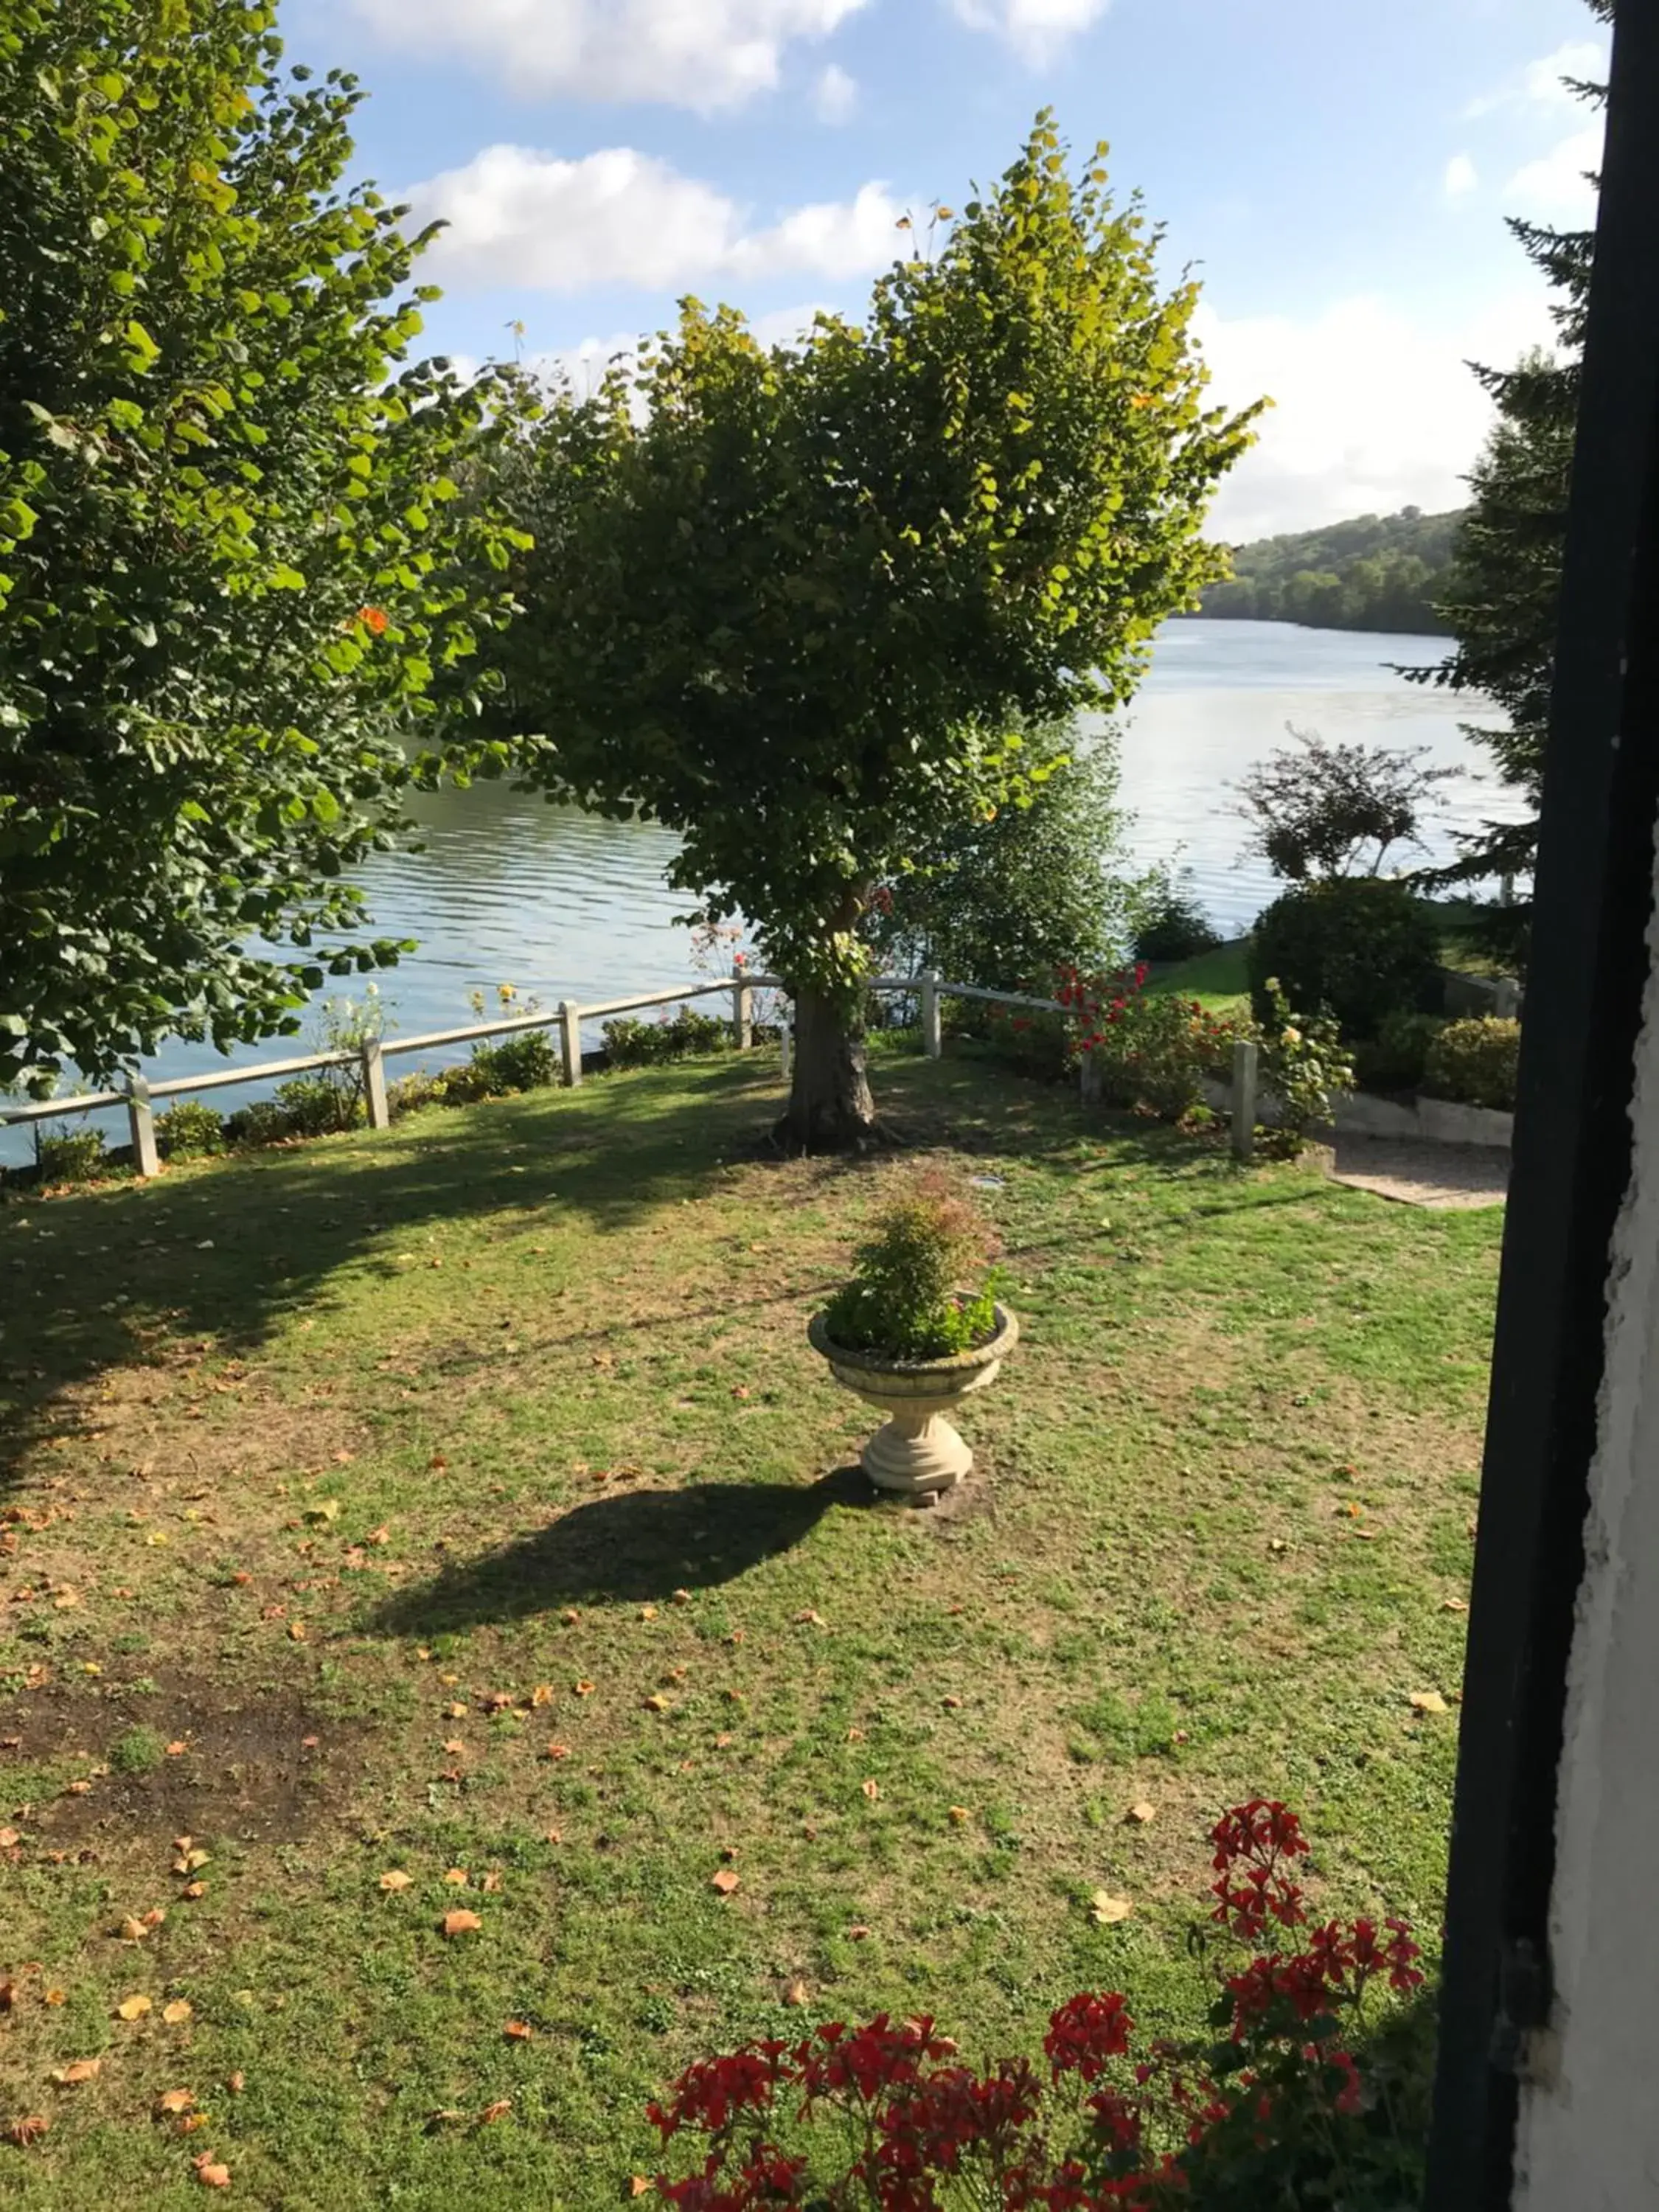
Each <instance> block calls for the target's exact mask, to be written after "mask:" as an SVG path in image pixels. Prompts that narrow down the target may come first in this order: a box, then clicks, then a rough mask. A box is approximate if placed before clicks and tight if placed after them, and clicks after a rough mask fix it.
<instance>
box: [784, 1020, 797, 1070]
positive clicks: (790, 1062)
mask: <svg viewBox="0 0 1659 2212" xmlns="http://www.w3.org/2000/svg"><path fill="white" fill-rule="evenodd" d="M794 1060H795V1010H794V1008H793V1006H786V1007H785V1008H784V1010H783V1079H784V1081H785V1082H786V1083H788V1082H790V1081H791V1080H793V1073H794Z"/></svg>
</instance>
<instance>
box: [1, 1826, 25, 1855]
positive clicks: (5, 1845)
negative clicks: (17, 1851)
mask: <svg viewBox="0 0 1659 2212" xmlns="http://www.w3.org/2000/svg"><path fill="white" fill-rule="evenodd" d="M22 1840H23V1838H21V1836H20V1835H19V1834H18V1832H17V1831H16V1829H15V1828H0V1851H9V1850H12V1849H13V1847H14V1846H15V1845H16V1844H21V1842H22Z"/></svg>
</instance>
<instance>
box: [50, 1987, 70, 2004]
mask: <svg viewBox="0 0 1659 2212" xmlns="http://www.w3.org/2000/svg"><path fill="white" fill-rule="evenodd" d="M46 2002H47V2003H48V2004H49V2005H60V2004H67V2003H68V2002H69V1999H68V1996H67V1995H66V1993H65V1992H64V1990H47V1991H46Z"/></svg>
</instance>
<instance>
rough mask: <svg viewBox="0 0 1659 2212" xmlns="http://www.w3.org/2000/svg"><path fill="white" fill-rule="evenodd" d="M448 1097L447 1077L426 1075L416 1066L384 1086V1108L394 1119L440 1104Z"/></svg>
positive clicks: (423, 1070) (400, 1118) (424, 1071)
mask: <svg viewBox="0 0 1659 2212" xmlns="http://www.w3.org/2000/svg"><path fill="white" fill-rule="evenodd" d="M448 1097H449V1085H448V1080H447V1077H446V1076H444V1075H428V1073H427V1072H426V1070H425V1069H424V1068H417V1069H416V1071H415V1073H413V1074H412V1075H400V1076H398V1078H397V1079H395V1080H394V1081H392V1082H391V1083H388V1084H387V1085H386V1112H387V1113H388V1114H389V1115H391V1116H392V1120H393V1121H401V1120H402V1118H403V1116H404V1115H405V1114H419V1113H422V1112H423V1111H424V1109H426V1108H427V1107H428V1106H441V1105H443V1104H445V1103H447V1099H448Z"/></svg>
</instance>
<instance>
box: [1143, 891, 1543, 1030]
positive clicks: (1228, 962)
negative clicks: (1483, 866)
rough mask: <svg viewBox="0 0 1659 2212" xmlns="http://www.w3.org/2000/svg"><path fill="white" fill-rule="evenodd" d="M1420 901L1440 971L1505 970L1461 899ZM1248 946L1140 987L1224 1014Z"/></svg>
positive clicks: (1201, 956)
mask: <svg viewBox="0 0 1659 2212" xmlns="http://www.w3.org/2000/svg"><path fill="white" fill-rule="evenodd" d="M1425 903H1427V904H1430V906H1431V912H1432V913H1433V915H1435V917H1436V919H1437V921H1438V922H1439V924H1440V964H1441V966H1442V967H1443V968H1456V969H1462V970H1464V971H1465V972H1466V973H1467V974H1468V975H1500V974H1503V973H1504V972H1506V971H1505V970H1504V967H1503V964H1502V963H1501V962H1497V961H1494V960H1493V959H1492V957H1491V955H1490V954H1489V953H1487V952H1486V951H1484V950H1483V949H1481V948H1480V945H1478V944H1477V943H1476V942H1475V941H1474V932H1475V930H1476V928H1477V927H1478V922H1479V915H1478V911H1477V909H1476V908H1474V906H1473V905H1471V903H1470V902H1468V900H1467V899H1437V900H1435V901H1433V902H1425ZM1248 945H1249V939H1246V938H1243V937H1235V938H1231V939H1229V940H1228V942H1227V943H1226V944H1225V945H1216V946H1214V947H1213V948H1212V950H1211V951H1208V952H1199V953H1195V954H1194V956H1193V957H1192V958H1191V959H1190V960H1179V961H1176V963H1175V964H1174V965H1173V966H1171V967H1169V968H1165V969H1161V970H1160V971H1159V973H1158V975H1155V976H1154V977H1153V978H1152V981H1150V982H1149V983H1148V984H1147V986H1146V988H1147V990H1148V992H1149V993H1151V994H1153V995H1154V996H1162V995H1164V994H1168V993H1174V994H1176V995H1178V996H1179V997H1181V998H1183V999H1196V1000H1198V1001H1199V1003H1200V1006H1206V1007H1208V1008H1209V1009H1210V1010H1211V1012H1216V1013H1220V1012H1226V1011H1228V1010H1230V1009H1231V1008H1232V1007H1234V1006H1237V1004H1238V1003H1239V1001H1240V1000H1245V999H1248V998H1249V995H1250V979H1249V975H1248V973H1247V972H1246V969H1245V952H1246V950H1247V948H1248Z"/></svg>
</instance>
